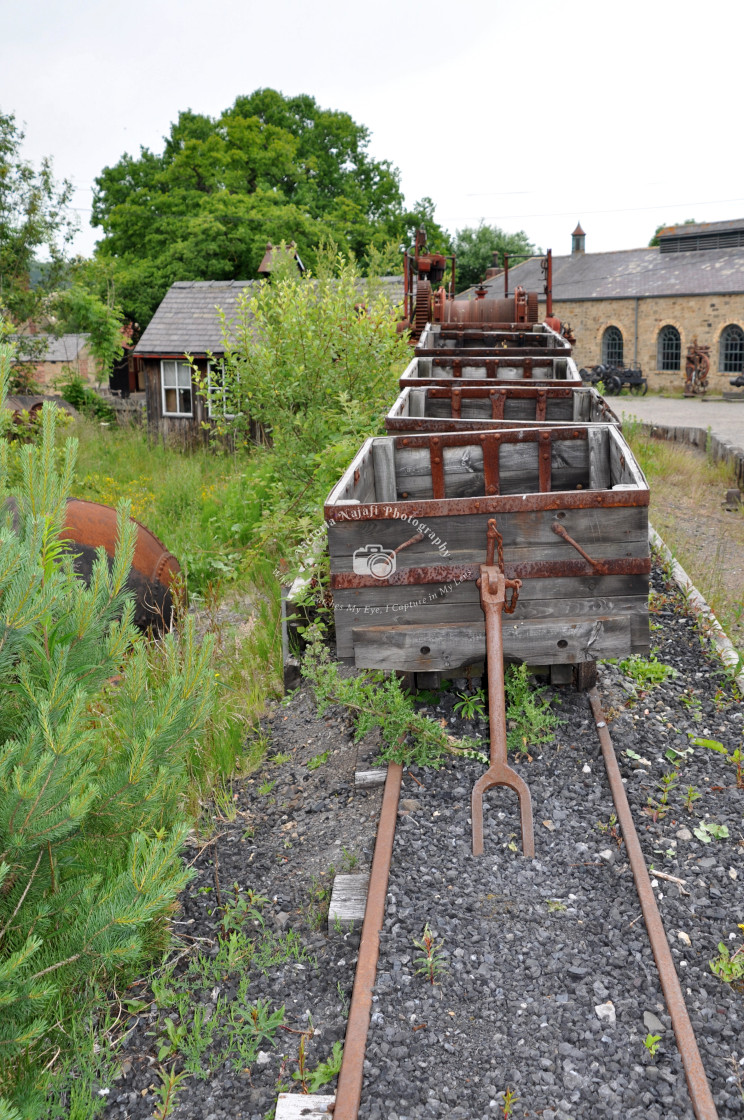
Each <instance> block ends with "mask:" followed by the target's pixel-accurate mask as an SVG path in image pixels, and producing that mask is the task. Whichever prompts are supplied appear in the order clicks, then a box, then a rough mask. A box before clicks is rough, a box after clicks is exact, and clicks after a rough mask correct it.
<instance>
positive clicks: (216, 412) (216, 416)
mask: <svg viewBox="0 0 744 1120" xmlns="http://www.w3.org/2000/svg"><path fill="white" fill-rule="evenodd" d="M213 366H214V367H215V371H219V372H220V374H221V377H220V379H219V381H218V382H217V384H216V385H213V384H212V367H213ZM220 398H221V401H222V409H219V408H215V409H213V408H212V401H213V400H216V401H219V400H220ZM207 415H208V416H209V419H210V420H234V419H235V417H236V416H237V413H236V412H226V411H225V363H224V361H222V360H219V361H215V362H207Z"/></svg>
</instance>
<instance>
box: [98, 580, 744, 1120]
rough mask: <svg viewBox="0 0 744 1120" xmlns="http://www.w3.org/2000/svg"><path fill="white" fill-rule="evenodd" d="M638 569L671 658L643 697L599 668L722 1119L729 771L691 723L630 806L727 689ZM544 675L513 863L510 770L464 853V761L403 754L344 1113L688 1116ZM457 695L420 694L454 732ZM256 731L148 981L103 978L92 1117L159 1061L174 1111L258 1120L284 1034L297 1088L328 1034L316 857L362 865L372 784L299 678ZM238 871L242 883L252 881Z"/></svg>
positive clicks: (737, 1052) (609, 844)
mask: <svg viewBox="0 0 744 1120" xmlns="http://www.w3.org/2000/svg"><path fill="white" fill-rule="evenodd" d="M660 579H661V577H660V576H659V574H658V573H656V574H655V580H656V584H657V591H658V592H659V594H658V595H657V596H656V598H655V600H654V610H655V613H654V615H653V618H654V626H655V627H656V629H655V631H654V634H653V640H654V643H655V644H656V645H657V646H658V648H659V654H658V656H659V659H660V660H661V661H662V662H664V663H666V664H669V665H672V666H674V667H675V668H676V670H677V671H678V673H679V675H678V677H676V678H675V679H674V680H671V681H668V682H667V683H666V684H664V685H661V686H659V687H658V688H656V689H655V690H653V691H651V692H650V693H648V694H643V693H642V692H636V690H635V689H634V687H633V685H632V682H630V681H628V680H627V679H625V678H624V677H622V675H621V674H620V672H619V669H618V668H617V667H615V666H607V667H605V668H604V670H603V672H602V676H601V680H600V694H601V696H602V700H603V703H604V705H605V709H606V711H607V714H608V718H609V719H610V721H611V722H610V731H611V733H612V736H613V740H614V742H615V747H616V750H617V751H618V753H620V752H623V753H622V754H621V759H620V761H621V767H622V770H623V774H624V776H625V777H626V778H627V788H628V795H629V797H630V800H631V805H632V808H633V812H634V817H635V819H636V822H637V825H638V827H639V832H640V834H641V842H642V844H643V847H644V851H645V854H646V857H647V861H648V863H649V864H653V865H654V866H655V867H656V868H657V869H658V870H661V871H663V872H665V873H666V874H671V875H675V876H677V877H680V878H682V879H684V880H685V883H684V886H683V887H682V888H681V889H680V887H679V886H677V885H674V884H672V883H669V882H668V881H665V880H661V879H659V880H656V888H657V890H656V893H657V897H658V898H659V905H660V907H661V912H662V916H663V918H664V922H665V926H666V929H667V932H668V936H669V939H670V944H671V946H672V951H673V953H674V956H675V960H676V961H677V964H678V966H679V973H680V976H681V978H682V982H683V988H684V991H685V996H686V999H687V1002H688V1008H689V1010H690V1013H691V1016H692V1019H693V1025H694V1027H695V1029H696V1032H697V1033H698V1042H699V1046H700V1049H701V1052H702V1057H703V1061H704V1063H705V1066H706V1070H707V1073H708V1077H709V1079H710V1081H711V1085H712V1088H713V1092H714V1096H715V1099H716V1103H717V1106H718V1109H719V1115H720V1116H721V1117H722V1118H723V1117H728V1116H739V1115H741V1114H742V1112H744V1105H742V1101H741V1092H740V1091H739V1089H738V1088H737V1083H736V1076H737V1071H738V1072H744V1066H738V1062H739V1060H740V1059H742V1058H744V1038H743V1037H742V1026H743V1023H744V1007H743V1006H742V996H741V992H737V991H734V990H732V989H731V987H730V986H728V985H725V984H723V983H722V982H721V981H720V980H719V979H717V978H716V977H715V976H714V975H713V974H712V973H711V971H710V969H709V967H708V961H709V959H710V958H711V957H713V956H714V955H715V954H716V953H717V948H716V946H717V943H718V942H719V941H720V940H725V941H726V942H727V943H728V944H730V945H731V946H732V951H733V948H734V947H735V946H737V945H739V944H741V931H740V930H739V929H738V927H737V922H738V921H739V920H742V921H744V914H743V913H742V910H743V909H744V907H742V890H741V882H742V879H743V878H744V847H742V835H743V830H742V806H741V792H740V791H739V790H737V788H736V774H735V770H734V768H733V767H732V766H730V765H727V764H726V763H725V761H724V758H723V756H722V755H721V754H720V753H716V752H715V751H713V750H711V749H709V748H706V747H704V746H700V745H694V744H693V750H692V752H690V753H687V754H685V755H684V756H683V761H682V763H681V765H680V766H679V768H678V769H679V774H678V777H677V784H676V785H675V786H673V787H672V789H671V792H670V793H669V796H668V804H667V807H666V810H664V807H662V809H661V811H658V810H657V811H656V813H655V817H656V819H654V817H653V816H652V815H649V814H648V813H646V812H645V811H644V810H645V809H647V808H648V805H647V802H648V800H649V798H652V799H655V800H656V801H657V802H658V800H659V798H660V796H661V794H660V790H659V782H660V780H661V777H662V775H663V774H669V773H673V772H674V767H673V766H672V764H671V762H670V761H669V760H668V759H667V758H665V756H664V752H665V751H668V750H669V749H670V748H671V747H673V746H676V747H677V748H679V750H685V751H688V749H689V746H690V744H691V742H692V739H691V736H692V737H694V738H697V739H703V738H705V739H710V740H716V741H719V742H721V743H723V744H724V745H725V746H726V748H727V749H728V750H729V751H733V750H734V749H735V748H736V747H739V746H741V744H742V712H741V705H740V704H738V703H735V702H732V699H731V696H730V693H728V692H727V690H726V687H725V686H724V685H722V684H721V682H722V678H719V677H717V676H715V675H714V674H715V671H716V665H717V663H715V662H713V661H711V660H707V659H706V656H705V654H704V651H703V650H702V649H701V645H700V641H699V640H698V637H697V633H696V631H695V628H694V626H693V624H692V622H691V621H690V620H688V619H687V618H686V617H685V616H684V614H683V613H681V612H682V609H683V604H681V602H680V600H679V597H678V596H677V595H676V594H675V593H673V592H669V591H666V590H663V589H662V586H661V583H660V582H659V581H660ZM719 686H720V687H719ZM548 694H549V695H551V696H552V697H553V702H554V704H555V706H556V710H557V711H558V713H559V714H560V716H561V718H562V719H563V720H564V721H565V722H564V723H563V725H562V726H561V727H560V728H559V729H558V732H557V735H556V739H555V742H554V743H552V744H550V745H547V746H545V747H544V748H542V749H540V750H537V751H535V752H534V753H533V755H532V757H531V758H529V759H524V760H522V761H519V762H517V763H516V765H517V766H518V768H519V770H520V772H521V773H522V774H523V775H524V777H525V778H526V780H527V782H528V783H529V786H530V789H531V791H532V797H533V806H534V814H535V826H536V828H535V831H536V846H537V859H536V860H535V861H533V862H527V861H525V860H524V859H523V858H522V856H521V855H520V853H519V848H518V845H519V826H518V814H517V804H516V798H515V797H514V795H513V794H511V793H510V792H508V791H491V792H489V793H488V794H487V795H486V797H485V807H486V812H485V814H484V834H485V845H486V855H485V857H483V858H481V859H479V860H475V859H474V858H473V857H472V856H471V854H470V825H469V796H470V790H471V788H472V784H473V782H474V781H475V779H476V777H477V776H478V775H479V773H480V772H481V769H480V767H479V766H478V764H476V763H467V764H459V763H458V764H457V765H448V766H446V767H445V768H443V769H442V770H441V771H439V772H433V771H426V772H424V771H417V770H414V771H412V773H410V774H406V775H405V776H404V792H403V795H402V798H403V800H402V803H401V812H400V815H399V824H398V831H397V837H396V845H395V851H394V857H393V867H392V872H391V881H390V889H389V899H388V909H387V914H386V919H385V925H384V931H383V936H382V950H381V959H380V967H379V972H378V983H377V987H376V992H375V1002H374V1009H373V1019H372V1024H371V1031H370V1039H369V1050H368V1055H367V1065H366V1077H365V1088H364V1096H363V1102H362V1110H361V1113H360V1116H361V1117H362V1118H363V1120H373V1118H383V1117H384V1120H414V1118H419V1117H421V1118H423V1117H426V1118H429V1117H431V1118H436V1117H448V1118H450V1117H451V1118H452V1120H458V1118H460V1120H480V1118H481V1117H494V1116H496V1117H500V1116H503V1115H504V1107H505V1103H504V1102H505V1098H504V1094H505V1093H506V1092H507V1090H511V1091H512V1094H516V1096H517V1097H518V1100H516V1102H515V1103H514V1104H513V1108H512V1112H511V1115H512V1116H515V1117H517V1116H519V1117H522V1116H524V1117H528V1116H529V1117H535V1116H538V1115H539V1116H541V1117H542V1120H556V1118H560V1120H565V1118H566V1117H571V1118H573V1120H579V1118H580V1117H592V1118H601V1117H618V1116H622V1117H649V1118H655V1117H659V1118H661V1117H663V1118H664V1120H674V1118H677V1120H681V1118H683V1117H684V1118H685V1120H687V1118H688V1117H690V1116H691V1115H692V1112H691V1109H690V1105H689V1101H688V1099H687V1096H686V1089H685V1083H684V1078H683V1075H682V1073H681V1067H680V1061H679V1058H678V1055H677V1050H676V1046H675V1044H674V1040H673V1037H672V1034H671V1031H670V1030H669V1021H668V1018H667V1016H666V1012H665V1010H664V1005H663V1001H662V997H661V994H660V990H659V983H658V977H657V975H656V970H655V966H654V962H653V959H652V956H651V952H650V948H649V946H648V942H647V938H646V934H645V929H644V926H643V922H642V919H640V918H639V915H640V906H639V904H638V900H637V896H636V893H635V889H634V887H633V882H632V877H631V875H630V871H629V869H628V867H627V861H626V859H625V856H624V850H623V845H622V842H621V841H620V840H619V839H618V838H617V837H616V836H615V835H613V824H612V812H613V808H612V802H611V799H610V795H609V790H608V786H607V781H606V778H605V774H604V767H603V765H602V762H601V756H600V750H599V743H598V741H597V738H596V734H595V731H594V728H593V721H592V719H591V713H590V711H589V707H588V702H587V700H586V697H585V696H582V695H578V694H576V693H575V692H572V691H570V690H557V691H553V690H549V691H548ZM456 699H457V697H456V695H455V694H454V693H453V692H443V693H442V694H441V696H440V698H439V703H438V705H437V708H436V710H434V708H433V707H430V709H429V710H430V713H431V714H432V715H433V716H434V717H435V718H439V719H446V720H447V721H448V722H449V724H450V726H451V728H452V730H453V731H454V732H456V733H473V731H474V730H476V729H474V727H473V726H472V725H469V724H464V723H463V722H462V721H460V720H459V719H458V718H457V717H456V716H455V715H454V714H453V710H452V709H453V705H454V703H455V701H456ZM266 733H267V735H269V736H270V738H271V746H270V749H269V757H270V758H271V759H273V762H270V763H269V764H268V765H267V767H266V772H265V773H264V772H262V774H261V775H260V776H256V777H254V778H252V779H250V780H248V781H246V782H243V783H240V784H236V786H235V799H234V802H233V804H232V805H228V806H223V811H222V814H221V819H218V820H217V821H216V829H215V832H214V833H213V834H212V835H211V836H203V837H197V836H194V837H193V838H192V854H191V856H190V857H189V858H190V859H191V860H192V861H193V865H194V868H195V871H196V878H195V879H194V881H193V883H192V884H191V886H190V889H189V891H188V892H187V893H186V895H185V896H184V898H183V913H182V914H181V915H179V918H178V923H177V924H176V926H175V929H176V930H177V932H178V934H179V950H178V952H179V953H180V954H182V955H181V956H180V957H179V958H178V959H177V961H176V963H175V965H174V967H173V968H172V969H171V970H170V971H169V970H166V971H165V972H161V974H160V976H159V979H158V980H157V981H156V983H155V984H154V985H151V986H150V987H149V988H148V986H147V985H146V984H144V983H140V984H139V985H135V986H133V988H132V989H130V990H129V991H128V992H127V993H125V994H124V996H123V997H122V998H123V999H126V1000H127V1001H129V1003H128V1006H127V1009H128V1011H129V1012H130V1013H129V1016H128V1019H127V1029H128V1034H127V1036H126V1039H125V1041H124V1043H123V1045H122V1046H121V1048H120V1049H119V1050H118V1052H117V1054H116V1056H115V1058H114V1059H113V1060H112V1064H111V1075H110V1077H109V1079H108V1080H107V1081H106V1082H105V1084H104V1083H103V1082H102V1085H101V1091H104V1090H108V1093H107V1095H106V1107H105V1115H106V1116H107V1117H112V1118H116V1120H125V1118H126V1120H145V1118H146V1117H150V1116H152V1115H153V1110H154V1105H155V1104H156V1102H157V1096H156V1092H157V1089H158V1086H159V1085H160V1082H161V1075H160V1074H159V1073H158V1067H159V1066H160V1067H162V1068H163V1069H164V1070H165V1071H166V1072H167V1071H170V1070H173V1071H174V1072H176V1073H179V1072H182V1071H184V1070H186V1072H187V1073H188V1076H187V1077H186V1078H185V1080H184V1081H183V1082H182V1083H181V1085H180V1086H179V1089H178V1096H177V1103H176V1106H175V1109H174V1111H173V1113H172V1115H173V1116H174V1117H176V1118H186V1117H188V1118H194V1120H196V1118H199V1120H223V1118H224V1120H227V1118H228V1117H229V1118H230V1120H242V1118H245V1120H266V1118H267V1117H270V1116H272V1114H273V1106H274V1103H275V1101H276V1094H277V1091H278V1089H279V1088H284V1089H290V1088H291V1089H292V1091H299V1090H300V1088H301V1083H302V1077H301V1072H302V1071H301V1068H300V1046H301V1043H302V1048H303V1049H304V1050H305V1052H306V1058H305V1079H306V1083H308V1084H311V1083H310V1082H309V1080H308V1071H309V1070H311V1069H315V1068H317V1066H318V1065H319V1063H322V1062H325V1061H326V1060H327V1059H328V1058H329V1056H330V1055H331V1053H332V1049H333V1044H334V1043H336V1042H338V1041H340V1040H342V1038H343V1034H344V1030H345V1012H346V1008H347V1006H348V999H349V995H350V992H351V986H352V983H353V973H354V966H355V963H356V947H357V943H358V933H357V934H354V933H352V934H347V935H341V934H339V933H335V932H333V931H331V933H330V934H328V933H327V932H326V930H325V927H324V924H323V912H324V907H326V906H327V901H328V890H329V887H330V880H331V878H332V872H331V868H332V867H333V868H335V870H336V871H348V870H365V869H366V867H367V866H368V864H369V861H370V859H371V852H372V847H373V842H374V834H375V827H376V820H377V814H378V812H379V803H380V794H379V792H362V793H360V792H358V791H355V789H354V784H353V774H354V771H355V770H356V769H357V768H364V767H366V766H367V765H368V763H369V761H370V759H371V758H372V757H373V756H374V753H375V750H376V744H375V743H374V742H373V741H365V742H364V743H363V744H361V745H356V744H354V743H353V741H352V736H351V733H350V726H349V724H348V721H347V718H346V716H345V715H344V714H343V713H341V712H335V713H333V712H332V713H330V714H329V715H327V717H326V718H325V719H318V718H317V716H316V715H315V714H314V710H313V707H312V704H311V702H310V700H309V698H308V696H307V694H306V693H305V691H304V690H300V692H298V693H297V694H295V695H294V696H293V697H292V699H291V701H290V702H289V703H288V704H286V705H284V706H277V708H276V709H275V711H274V712H273V714H272V717H271V719H270V720H269V721H267V724H266ZM627 752H632V753H627ZM636 756H638V757H636ZM308 763H309V764H310V765H308ZM688 786H693V787H695V790H696V791H697V792H699V793H700V795H701V796H700V797H699V799H697V800H695V801H694V803H693V804H692V812H688V811H687V809H686V808H685V806H684V801H685V796H686V791H687V788H688ZM704 822H708V823H709V824H711V825H717V826H721V825H725V826H726V828H727V830H728V836H727V837H725V838H720V839H715V838H711V839H709V842H708V843H704V842H703V841H702V840H701V839H699V838H698V837H697V836H696V835H695V834H694V833H695V830H696V829H697V830H698V831H701V825H702V824H703V823H704ZM714 831H715V830H714ZM703 834H704V835H706V833H705V832H704V831H703ZM707 835H708V836H710V835H711V833H710V831H709V832H708V833H707ZM233 884H237V890H236V888H235V887H234V886H233ZM249 891H254V892H256V893H257V894H258V895H260V896H262V898H263V899H264V901H260V900H258V901H256V902H255V904H253V903H251V902H250V895H249V893H248V892H249ZM252 908H253V909H254V910H255V911H256V912H255V913H253V914H251V913H250V911H251V909H252ZM427 922H428V923H429V925H430V927H431V929H432V930H433V931H434V933H435V936H436V941H437V943H439V942H441V947H440V949H439V951H438V957H439V959H440V960H441V963H442V965H443V966H444V968H445V971H443V972H442V974H441V975H440V976H439V977H437V982H436V983H435V984H433V985H432V984H431V983H429V982H428V979H427V977H426V976H425V975H423V974H421V973H420V972H419V971H418V969H419V967H420V966H419V965H418V964H417V962H416V957H417V956H419V955H420V952H419V951H418V950H417V949H416V948H415V947H414V940H420V939H421V936H422V933H423V930H424V926H425V924H426V923H427ZM231 934H232V935H240V936H239V937H237V938H236V937H233V939H232V941H231ZM732 935H734V936H733V940H729V939H730V938H731V937H732ZM240 938H242V940H240ZM246 946H247V947H246ZM132 1000H138V1001H139V1003H132V1002H131V1001H132ZM257 1007H258V1008H260V1015H259V1018H260V1017H263V1020H266V1019H268V1018H269V1017H270V1016H271V1015H276V1014H277V1013H278V1011H279V1010H280V1009H281V1008H284V1012H283V1022H282V1024H281V1026H278V1027H275V1029H274V1031H273V1033H271V1031H269V1030H268V1028H267V1033H266V1034H265V1035H262V1036H260V1038H259V1037H258V1036H257V1034H256V1030H255V1017H256V1008H257ZM252 1012H253V1019H252ZM166 1020H170V1023H171V1027H170V1029H169V1028H168V1026H167V1024H166ZM252 1023H253V1026H252V1025H251V1024H252ZM210 1024H211V1026H210ZM179 1031H180V1034H179ZM649 1033H651V1034H658V1035H660V1036H661V1037H660V1042H659V1047H658V1052H657V1053H656V1055H655V1057H652V1056H651V1055H650V1053H649V1052H648V1050H647V1049H646V1047H645V1046H644V1041H643V1040H644V1038H645V1037H646V1035H647V1034H649ZM169 1037H172V1038H173V1040H174V1041H173V1045H172V1046H171V1048H170V1049H166V1050H165V1052H164V1050H163V1048H164V1046H167V1044H168V1039H169ZM303 1040H304V1041H303ZM734 1062H735V1063H737V1064H736V1066H735V1065H734V1064H733V1063H734ZM332 1089H333V1083H331V1084H330V1085H326V1086H322V1087H320V1091H321V1092H332Z"/></svg>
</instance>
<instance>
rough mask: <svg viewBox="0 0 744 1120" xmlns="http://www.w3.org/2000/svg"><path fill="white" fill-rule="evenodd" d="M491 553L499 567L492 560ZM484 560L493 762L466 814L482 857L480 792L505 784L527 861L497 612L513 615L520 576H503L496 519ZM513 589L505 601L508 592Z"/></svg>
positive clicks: (525, 816)
mask: <svg viewBox="0 0 744 1120" xmlns="http://www.w3.org/2000/svg"><path fill="white" fill-rule="evenodd" d="M494 552H496V555H497V558H498V567H496V566H495V565H494V563H493V560H494ZM486 557H487V560H488V563H486V564H481V567H480V573H481V574H480V579H479V580H478V581H477V583H478V587H479V588H480V598H481V606H482V607H483V613H484V614H485V616H486V660H487V663H488V721H489V731H490V734H491V764H490V766H489V767H488V770H486V772H485V774H483V775H482V776H481V777H480V778H479V779H478V781H477V782H476V783H475V785H474V786H473V793H472V796H471V800H470V815H471V817H472V821H473V855H474V856H482V855H483V794H484V793H485V792H486V790H488V789H491V788H492V787H493V786H508V787H509V789H513V790H514V792H515V793H516V794H517V797H518V798H519V813H520V819H521V824H522V850H523V852H524V854H525V856H527V858H528V859H534V858H535V836H534V829H533V825H532V798H531V796H530V791H529V787H528V786H527V783H526V782H525V781H524V779H523V778H521V777H520V776H519V774H517V772H516V770H512V768H511V767H510V766H509V764H508V760H507V755H506V699H505V696H504V643H503V638H502V633H501V616H502V614H503V613H504V612H506V613H507V614H512V613H513V611H514V608H515V607H516V605H517V599H518V598H519V589H520V587H521V586H522V582H521V580H518V579H506V577H505V576H504V556H503V546H502V540H501V534H500V533H499V532H498V530H497V528H496V521H495V519H494V518H491V520H490V521H489V522H488V543H487V549H486ZM507 590H510V591H511V593H512V594H511V600H510V601H509V602H507V600H506V592H507Z"/></svg>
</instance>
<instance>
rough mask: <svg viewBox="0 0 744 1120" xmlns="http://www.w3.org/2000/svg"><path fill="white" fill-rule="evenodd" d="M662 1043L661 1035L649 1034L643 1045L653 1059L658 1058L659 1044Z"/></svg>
mask: <svg viewBox="0 0 744 1120" xmlns="http://www.w3.org/2000/svg"><path fill="white" fill-rule="evenodd" d="M660 1042H661V1035H660V1034H651V1033H649V1034H647V1035H646V1037H645V1038H644V1040H643V1045H644V1046H645V1047H646V1049H647V1050H648V1052H649V1054H650V1055H651V1057H652V1058H655V1057H656V1052H657V1050H658V1049H659V1043H660Z"/></svg>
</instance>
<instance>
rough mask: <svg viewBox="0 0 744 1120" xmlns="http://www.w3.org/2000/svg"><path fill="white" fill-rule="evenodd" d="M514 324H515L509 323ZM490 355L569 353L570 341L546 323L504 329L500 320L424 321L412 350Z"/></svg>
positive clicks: (426, 354) (424, 354)
mask: <svg viewBox="0 0 744 1120" xmlns="http://www.w3.org/2000/svg"><path fill="white" fill-rule="evenodd" d="M511 325H514V324H510V326H511ZM462 351H467V352H468V354H478V355H481V356H490V355H493V354H495V353H500V352H503V354H504V355H505V356H508V355H516V356H519V355H522V356H528V355H531V356H533V357H540V356H544V355H546V354H547V353H548V352H552V353H553V355H554V356H563V357H568V356H569V355H570V353H571V345H570V343H569V342H567V341H566V339H565V338H562V337H561V335H559V334H558V333H557V332H556V331H554V330H552V328H551V327H548V326H547V325H546V324H545V323H535V324H534V325H533V326H531V327H530V326H526V327H522V328H520V327H519V326H518V325H516V329H515V330H504V329H503V325H502V324H499V325H498V326H495V327H493V328H489V325H488V324H487V323H481V324H478V326H477V327H460V326H457V327H450V326H447V325H446V324H441V323H427V325H426V328H425V330H424V331H423V332H422V334H421V337H420V339H419V341H418V344H417V346H416V350H415V353H416V354H417V355H419V356H422V357H436V356H438V355H444V354H454V355H457V354H458V353H462Z"/></svg>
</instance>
